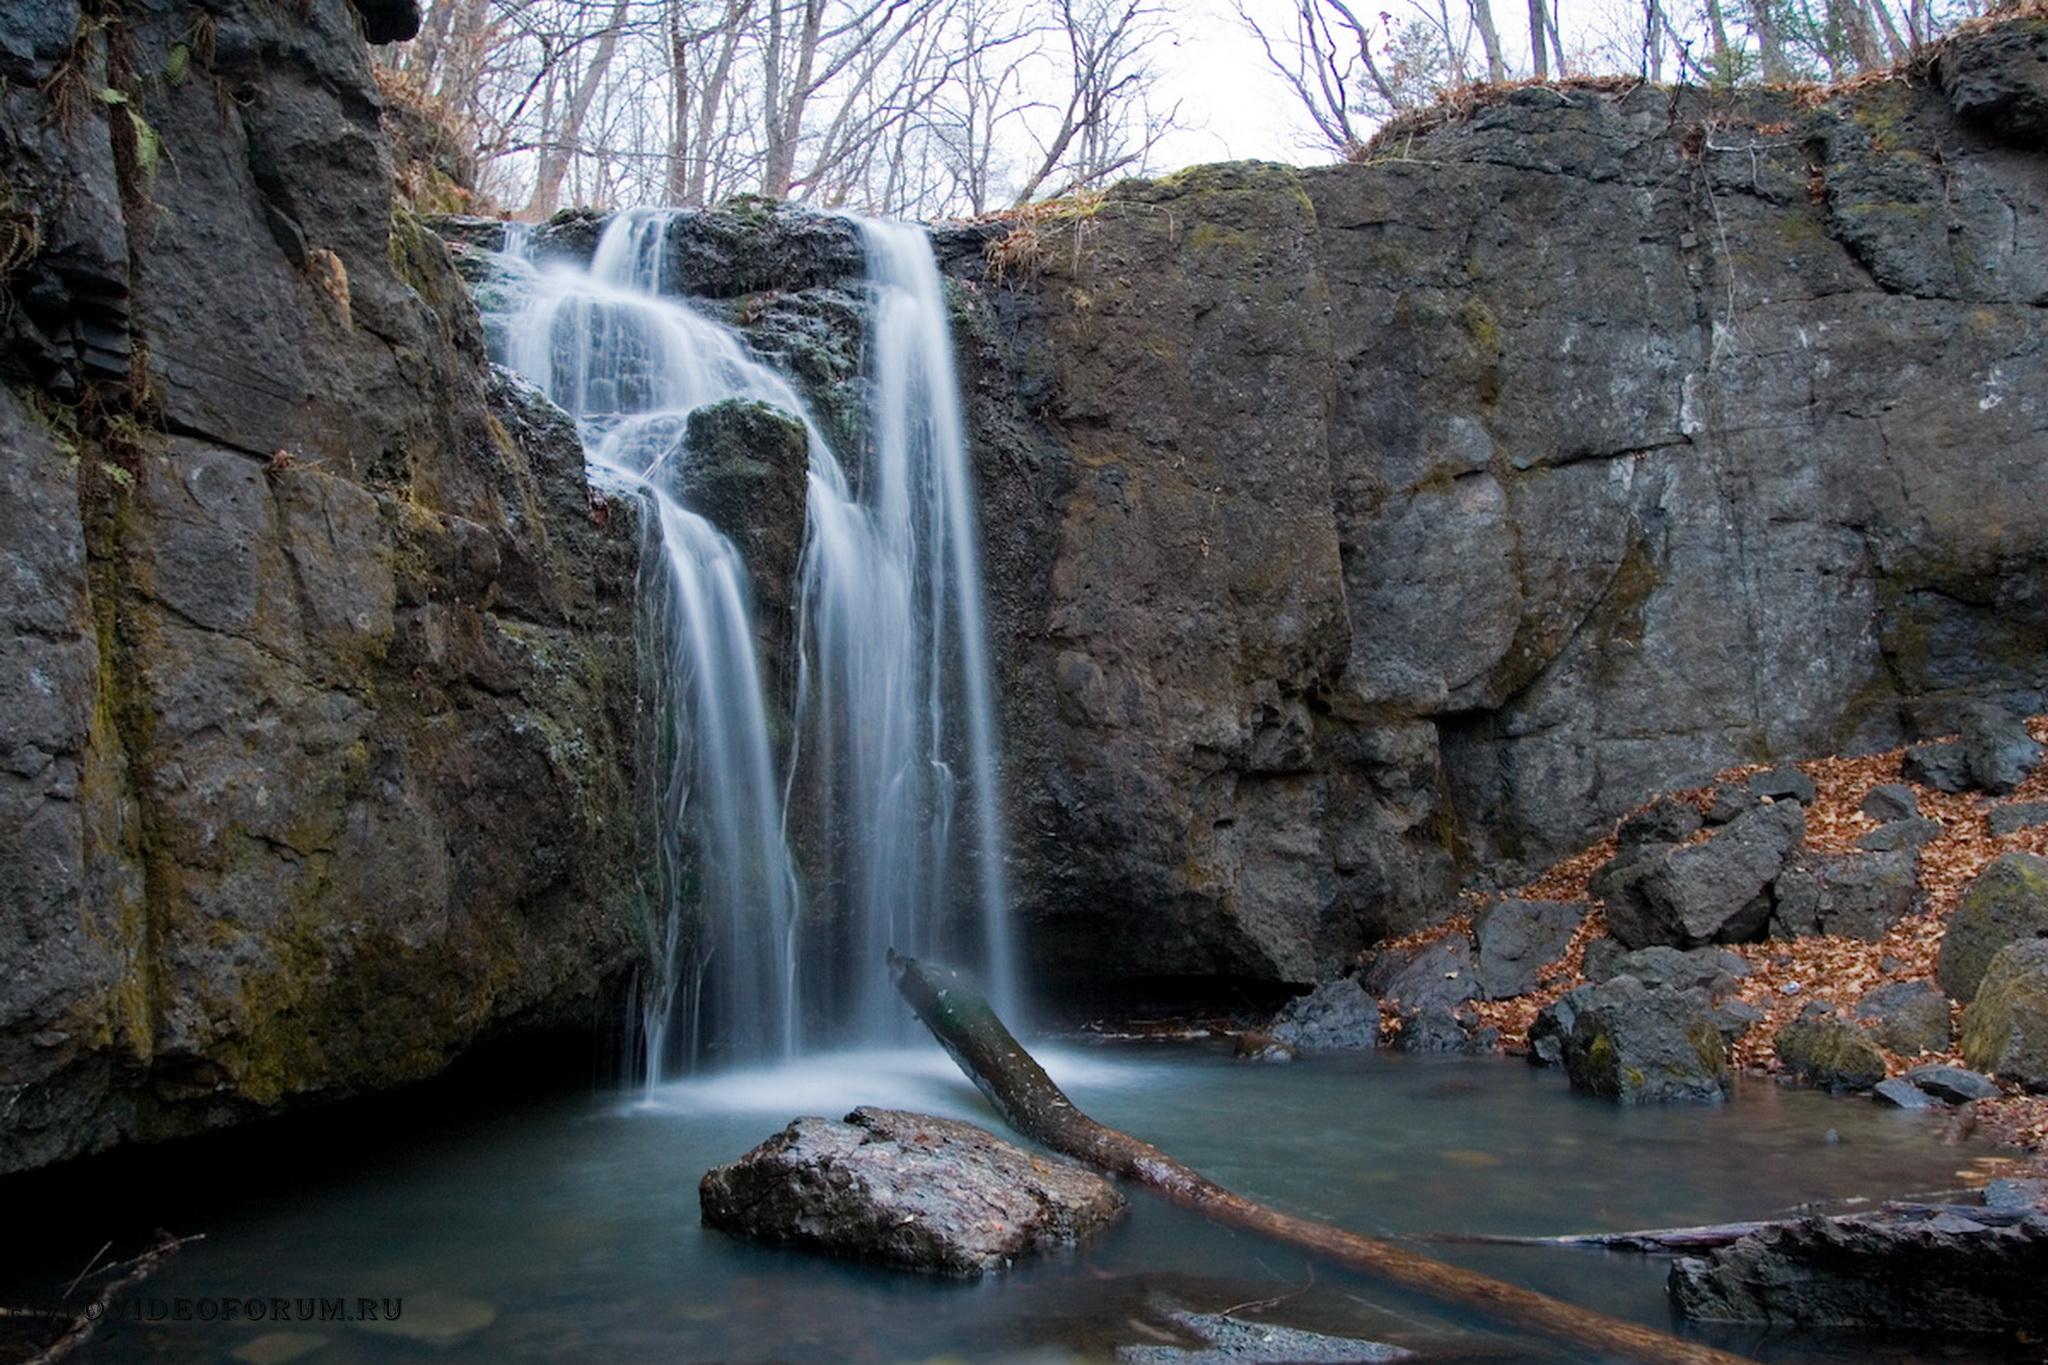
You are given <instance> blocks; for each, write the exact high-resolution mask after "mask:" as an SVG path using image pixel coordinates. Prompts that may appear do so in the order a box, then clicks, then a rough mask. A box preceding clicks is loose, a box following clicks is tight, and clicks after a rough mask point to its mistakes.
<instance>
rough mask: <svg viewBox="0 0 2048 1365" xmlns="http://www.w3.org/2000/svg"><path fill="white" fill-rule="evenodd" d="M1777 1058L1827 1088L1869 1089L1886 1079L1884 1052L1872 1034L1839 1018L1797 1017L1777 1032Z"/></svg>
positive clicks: (1796, 1073)
mask: <svg viewBox="0 0 2048 1365" xmlns="http://www.w3.org/2000/svg"><path fill="white" fill-rule="evenodd" d="M1776 1048H1777V1053H1778V1060H1779V1061H1780V1062H1782V1063H1784V1066H1785V1070H1786V1071H1788V1072H1789V1073H1791V1074H1792V1075H1793V1076H1795V1077H1797V1078H1798V1079H1800V1080H1802V1081H1808V1082H1810V1083H1812V1084H1814V1085H1817V1086H1820V1087H1821V1088H1822V1089H1825V1090H1835V1091H1842V1092H1851V1091H1859V1090H1868V1089H1870V1088H1871V1087H1872V1086H1874V1085H1876V1084H1877V1083H1878V1082H1879V1081H1881V1080H1883V1079H1884V1072H1885V1061H1884V1054H1883V1053H1882V1052H1880V1051H1878V1049H1877V1044H1876V1043H1875V1042H1873V1041H1872V1040H1871V1037H1870V1034H1869V1033H1868V1032H1866V1031H1865V1030H1864V1029H1861V1028H1858V1027H1857V1026H1856V1025H1854V1024H1850V1023H1847V1022H1845V1021H1843V1020H1840V1019H1832V1018H1815V1019H1797V1020H1794V1021H1793V1022H1792V1023H1789V1024H1787V1025H1785V1027H1784V1028H1782V1029H1780V1030H1779V1031H1778V1038H1777V1043H1776Z"/></svg>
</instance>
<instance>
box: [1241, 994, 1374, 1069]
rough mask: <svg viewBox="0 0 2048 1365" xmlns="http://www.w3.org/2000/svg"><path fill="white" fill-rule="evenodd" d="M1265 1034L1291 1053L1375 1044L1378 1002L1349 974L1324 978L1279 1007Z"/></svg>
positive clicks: (1348, 1049) (1353, 1047) (1337, 1049)
mask: <svg viewBox="0 0 2048 1365" xmlns="http://www.w3.org/2000/svg"><path fill="white" fill-rule="evenodd" d="M1264 1033H1265V1036H1266V1037H1267V1038H1268V1039H1269V1040H1270V1041H1271V1042H1273V1043H1276V1044H1278V1045H1279V1046H1281V1047H1284V1048H1286V1049H1288V1050H1289V1051H1290V1052H1293V1053H1301V1054H1308V1053H1316V1052H1342V1051H1350V1050H1354V1049H1359V1048H1372V1047H1376V1046H1378V1045H1379V1040H1380V1007H1379V1002H1378V1001H1376V1000H1374V999H1373V998H1372V997H1371V996H1369V995H1367V994H1366V993H1365V988H1364V987H1363V986H1360V985H1359V984H1358V983H1357V982H1356V981H1353V980H1351V979H1350V978H1348V977H1347V978H1344V979H1342V980H1338V981H1326V982H1324V983H1323V984H1322V985H1320V986H1317V987H1316V988H1315V989H1314V990H1312V991H1310V992H1309V993H1308V994H1307V995H1303V996H1297V997H1296V998H1294V999H1293V1000H1290V1001H1288V1002H1287V1004H1286V1005H1284V1006H1282V1007H1281V1010H1280V1012H1279V1013H1278V1014H1276V1015H1274V1016H1273V1021H1272V1022H1271V1023H1270V1024H1268V1025H1266V1028H1265V1030H1264Z"/></svg>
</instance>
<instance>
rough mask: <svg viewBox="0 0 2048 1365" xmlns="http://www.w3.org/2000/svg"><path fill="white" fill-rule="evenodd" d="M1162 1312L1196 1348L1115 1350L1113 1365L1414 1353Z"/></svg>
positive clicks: (1315, 1362) (1354, 1358) (1307, 1363)
mask: <svg viewBox="0 0 2048 1365" xmlns="http://www.w3.org/2000/svg"><path fill="white" fill-rule="evenodd" d="M1162 1311H1163V1312H1164V1314H1165V1316H1166V1317H1167V1319H1168V1320H1169V1321H1171V1322H1172V1323H1173V1325H1174V1326H1176V1327H1178V1328H1180V1329H1181V1330H1183V1331H1185V1332H1187V1333H1189V1334H1190V1335H1192V1336H1195V1337H1198V1338H1200V1344H1198V1345H1190V1346H1170V1345H1164V1344H1161V1345H1150V1344H1147V1345H1143V1346H1119V1347H1117V1351H1116V1358H1117V1363H1118V1365H1251V1362H1278V1361H1286V1362H1288V1365H1294V1363H1295V1362H1301V1365H1324V1363H1325V1362H1332V1363H1335V1362H1358V1361H1387V1360H1410V1359H1413V1358H1414V1352H1412V1351H1405V1350H1403V1349H1401V1348H1400V1347H1399V1346H1389V1345H1387V1344H1386V1343H1385V1342H1381V1341H1365V1340H1362V1339H1361V1338H1358V1337H1339V1336H1330V1335H1328V1334H1326V1333H1323V1332H1309V1331H1304V1330H1303V1329H1301V1328H1299V1327H1280V1326H1269V1325H1267V1324H1265V1323H1259V1322H1240V1321H1238V1320H1237V1319H1236V1318H1233V1317H1228V1316H1225V1315H1224V1314H1221V1313H1190V1312H1187V1311H1185V1310H1182V1309H1178V1308H1172V1307H1165V1308H1163V1309H1162Z"/></svg>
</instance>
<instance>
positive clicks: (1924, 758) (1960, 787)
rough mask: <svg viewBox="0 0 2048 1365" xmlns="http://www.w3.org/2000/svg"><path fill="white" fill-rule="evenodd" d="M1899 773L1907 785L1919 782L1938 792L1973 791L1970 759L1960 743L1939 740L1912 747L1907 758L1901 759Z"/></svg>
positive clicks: (1909, 748)
mask: <svg viewBox="0 0 2048 1365" xmlns="http://www.w3.org/2000/svg"><path fill="white" fill-rule="evenodd" d="M1899 771H1900V772H1902V773H1904V774H1905V775H1906V780H1907V781H1908V782H1918V783H1919V784H1920V785H1921V786H1923V787H1932V788H1934V789H1935V790H1936V791H1941V792H1966V791H1968V790H1969V789H1970V765H1969V759H1968V757H1967V756H1966V755H1965V754H1964V752H1963V746H1962V743H1961V742H1960V741H1958V740H1953V739H1939V740H1934V741H1931V742H1930V743H1926V744H1914V745H1911V746H1909V747H1908V748H1907V750H1906V756H1905V757H1904V758H1902V759H1901V760H1899Z"/></svg>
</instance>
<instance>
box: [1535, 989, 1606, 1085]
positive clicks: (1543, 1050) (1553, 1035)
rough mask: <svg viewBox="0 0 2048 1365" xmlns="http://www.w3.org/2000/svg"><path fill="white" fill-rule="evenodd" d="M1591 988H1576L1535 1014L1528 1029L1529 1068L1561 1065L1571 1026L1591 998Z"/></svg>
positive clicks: (1570, 1034)
mask: <svg viewBox="0 0 2048 1365" xmlns="http://www.w3.org/2000/svg"><path fill="white" fill-rule="evenodd" d="M1594 990H1595V987H1593V986H1590V985H1587V986H1577V987H1574V988H1573V989H1571V990H1568V991H1566V992H1565V993H1564V994H1563V995H1561V996H1559V997H1558V998H1557V999H1555V1000H1553V1001H1551V1002H1550V1003H1549V1004H1547V1005H1545V1006H1544V1007H1543V1008H1542V1009H1540V1010H1538V1011H1536V1018H1535V1020H1534V1021H1533V1022H1531V1023H1530V1025H1529V1064H1530V1065H1531V1066H1557V1065H1559V1064H1560V1063H1562V1062H1563V1061H1564V1054H1565V1045H1566V1044H1567V1043H1568V1042H1569V1041H1570V1040H1571V1036H1572V1025H1573V1024H1574V1023H1575V1022H1576V1021H1577V1019H1578V1014H1579V1006H1581V1005H1583V1004H1585V1003H1586V1002H1587V1001H1588V1000H1591V999H1592V998H1593V992H1594Z"/></svg>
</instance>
